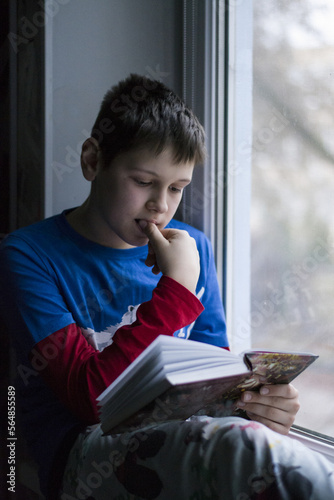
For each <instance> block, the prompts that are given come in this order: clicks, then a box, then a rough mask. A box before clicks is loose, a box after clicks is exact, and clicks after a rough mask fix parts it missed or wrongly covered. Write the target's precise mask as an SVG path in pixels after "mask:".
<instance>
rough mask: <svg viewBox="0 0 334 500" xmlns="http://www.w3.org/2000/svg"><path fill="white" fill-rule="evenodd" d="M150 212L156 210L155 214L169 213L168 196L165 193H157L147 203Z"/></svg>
mask: <svg viewBox="0 0 334 500" xmlns="http://www.w3.org/2000/svg"><path fill="white" fill-rule="evenodd" d="M146 206H147V208H148V209H149V210H154V211H155V212H159V213H161V214H162V213H165V212H167V211H168V203H167V196H166V194H165V193H161V192H159V193H155V194H154V195H153V196H151V198H150V199H149V200H148V202H147V203H146Z"/></svg>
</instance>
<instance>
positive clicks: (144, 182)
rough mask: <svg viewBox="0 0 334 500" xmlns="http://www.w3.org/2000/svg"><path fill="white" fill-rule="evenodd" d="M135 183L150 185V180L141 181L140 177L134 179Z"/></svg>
mask: <svg viewBox="0 0 334 500" xmlns="http://www.w3.org/2000/svg"><path fill="white" fill-rule="evenodd" d="M134 181H135V183H136V184H138V186H150V185H151V182H149V181H142V180H141V179H134Z"/></svg>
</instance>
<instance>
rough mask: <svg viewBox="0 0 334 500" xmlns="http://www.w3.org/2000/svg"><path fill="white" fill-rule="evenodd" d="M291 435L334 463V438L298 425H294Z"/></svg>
mask: <svg viewBox="0 0 334 500" xmlns="http://www.w3.org/2000/svg"><path fill="white" fill-rule="evenodd" d="M289 436H290V437H291V438H292V439H296V440H297V441H299V442H300V443H302V444H304V445H305V446H307V447H308V448H310V449H311V450H313V451H316V452H318V453H321V455H323V456H324V457H325V458H327V460H328V461H329V462H331V463H333V464H334V438H332V437H330V436H325V435H324V434H319V433H317V432H312V431H310V430H308V429H304V428H303V427H299V426H297V425H294V426H292V428H291V431H290V432H289Z"/></svg>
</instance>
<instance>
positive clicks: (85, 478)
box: [59, 417, 334, 500]
mask: <svg viewBox="0 0 334 500" xmlns="http://www.w3.org/2000/svg"><path fill="white" fill-rule="evenodd" d="M59 498H60V500H74V499H75V500H135V499H157V500H215V499H217V500H222V499H224V500H251V499H252V500H253V499H254V500H278V499H282V500H285V499H286V500H288V499H289V500H333V499H334V470H333V467H332V466H331V464H330V463H329V462H327V461H326V460H325V459H324V458H323V457H322V456H320V455H319V454H317V453H314V452H312V451H311V450H309V449H308V448H306V447H304V446H303V445H301V444H300V443H298V442H297V441H295V440H293V439H291V438H289V437H286V436H281V435H280V434H276V433H275V432H273V431H271V430H270V429H268V428H266V427H264V426H262V425H261V424H258V423H256V422H252V421H248V420H244V419H241V418H239V417H225V418H210V417H200V418H197V419H195V420H188V421H185V422H172V423H165V424H160V425H156V426H151V427H146V428H144V429H142V430H140V431H135V432H131V433H127V434H121V435H116V436H102V435H101V429H100V427H99V426H93V427H89V428H87V430H86V432H85V433H82V434H80V436H79V437H78V438H77V440H76V442H75V444H74V446H73V448H72V450H71V453H70V455H69V458H68V462H67V466H66V470H65V474H64V480H63V488H62V492H61V494H60V496H59Z"/></svg>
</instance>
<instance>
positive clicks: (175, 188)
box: [169, 186, 182, 193]
mask: <svg viewBox="0 0 334 500" xmlns="http://www.w3.org/2000/svg"><path fill="white" fill-rule="evenodd" d="M169 189H170V190H171V191H172V192H173V193H182V189H180V188H178V187H175V186H170V188H169Z"/></svg>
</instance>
